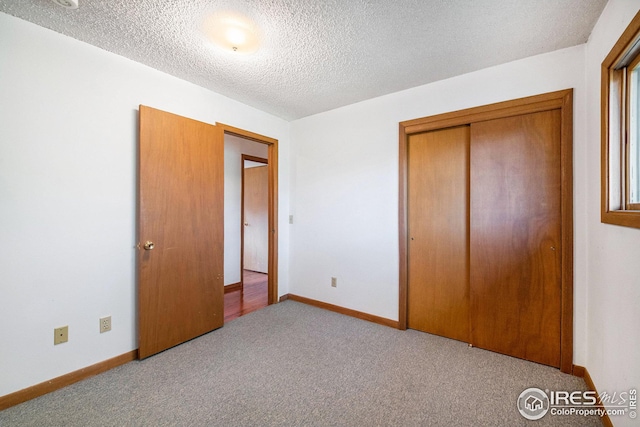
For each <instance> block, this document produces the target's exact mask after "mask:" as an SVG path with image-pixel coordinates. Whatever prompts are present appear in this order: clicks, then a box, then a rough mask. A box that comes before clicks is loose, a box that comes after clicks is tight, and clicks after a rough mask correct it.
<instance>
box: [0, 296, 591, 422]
mask: <svg viewBox="0 0 640 427" xmlns="http://www.w3.org/2000/svg"><path fill="white" fill-rule="evenodd" d="M529 387H538V388H541V389H543V390H544V389H550V390H585V389H586V386H585V384H584V381H583V380H582V379H579V378H576V377H573V376H570V375H566V374H563V373H561V372H560V371H558V370H557V369H553V368H550V367H546V366H542V365H538V364H535V363H531V362H526V361H523V360H519V359H515V358H512V357H508V356H503V355H500V354H496V353H491V352H488V351H484V350H480V349H477V348H469V347H468V346H467V345H466V344H464V343H460V342H457V341H453V340H449V339H446V338H441V337H437V336H433V335H428V334H425V333H421V332H417V331H412V330H409V331H398V330H395V329H392V328H388V327H385V326H380V325H377V324H373V323H369V322H366V321H362V320H358V319H354V318H350V317H347V316H343V315H340V314H336V313H332V312H329V311H325V310H322V309H318V308H315V307H311V306H307V305H304V304H300V303H297V302H293V301H286V302H283V303H281V304H277V305H273V306H269V307H267V308H265V309H263V310H260V311H258V312H255V313H251V314H249V315H247V316H243V317H241V318H239V319H236V320H234V321H232V322H230V323H228V324H227V325H225V326H224V327H223V328H222V329H219V330H217V331H214V332H211V333H209V334H207V335H204V336H202V337H200V338H197V339H195V340H193V341H190V342H188V343H186V344H183V345H181V346H178V347H175V348H173V349H171V350H168V351H165V352H163V353H161V354H159V355H156V356H153V357H151V358H149V359H147V360H144V361H141V362H140V361H135V362H131V363H129V364H127V365H124V366H121V367H119V368H116V369H113V370H111V371H109V372H106V373H104V374H101V375H98V376H96V377H93V378H90V379H87V380H85V381H82V382H80V383H77V384H74V385H72V386H69V387H67V388H64V389H61V390H58V391H56V392H54V393H51V394H49V395H46V396H42V397H40V398H37V399H34V400H32V401H29V402H26V403H24V404H21V405H18V406H15V407H12V408H9V409H7V410H5V411H2V412H0V426H3V427H5V426H6V427H8V426H225V427H229V426H525V425H530V426H541V427H542V426H600V425H602V424H601V421H600V419H599V418H597V417H588V418H585V417H567V416H563V417H560V416H551V415H550V414H547V415H546V416H545V417H544V418H542V419H541V420H539V421H529V420H526V419H524V418H523V417H522V416H521V415H520V413H519V412H518V410H517V408H516V400H517V398H518V395H519V394H520V393H521V392H522V391H523V390H524V389H526V388H529Z"/></svg>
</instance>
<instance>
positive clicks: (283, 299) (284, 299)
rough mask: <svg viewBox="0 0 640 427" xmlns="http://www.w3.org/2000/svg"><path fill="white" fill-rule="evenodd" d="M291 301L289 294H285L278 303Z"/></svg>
mask: <svg viewBox="0 0 640 427" xmlns="http://www.w3.org/2000/svg"><path fill="white" fill-rule="evenodd" d="M288 299H289V294H284V295H282V296H281V297H280V299H278V302H282V301H286V300H288Z"/></svg>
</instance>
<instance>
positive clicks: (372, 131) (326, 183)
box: [290, 45, 587, 364]
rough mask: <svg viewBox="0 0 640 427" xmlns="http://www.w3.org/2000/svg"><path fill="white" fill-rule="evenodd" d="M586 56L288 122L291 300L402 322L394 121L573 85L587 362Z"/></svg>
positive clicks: (580, 345) (485, 73)
mask: <svg viewBox="0 0 640 427" xmlns="http://www.w3.org/2000/svg"><path fill="white" fill-rule="evenodd" d="M584 54H585V47H584V45H582V46H578V47H574V48H569V49H564V50H560V51H556V52H553V53H549V54H545V55H540V56H536V57H531V58H527V59H524V60H520V61H516V62H512V63H509V64H505V65H501V66H498V67H493V68H489V69H485V70H481V71H478V72H474V73H471V74H466V75H462V76H459V77H455V78H452V79H448V80H443V81H439V82H436V83H433V84H429V85H425V86H421V87H417V88H414V89H410V90H406V91H402V92H398V93H394V94H391V95H387V96H383V97H380V98H376V99H372V100H369V101H365V102H361V103H358V104H353V105H350V106H347V107H344V108H340V109H336V110H333V111H329V112H326V113H322V114H318V115H315V116H311V117H307V118H303V119H300V120H297V121H294V122H292V125H291V137H292V140H293V141H295V144H294V145H293V146H292V158H293V164H294V167H293V169H292V181H291V182H292V200H293V204H292V213H293V214H294V216H295V221H294V225H293V226H292V232H291V253H292V258H291V273H290V274H291V289H290V290H291V293H294V294H298V295H302V296H305V297H308V298H313V299H316V300H320V301H324V302H328V303H331V304H336V305H339V306H344V307H348V308H351V309H355V310H359V311H363V312H366V313H370V314H374V315H377V316H381V317H385V318H389V319H393V320H397V319H398V144H399V141H398V123H399V122H401V121H404V120H409V119H414V118H419V117H425V116H430V115H434V114H438V113H444V112H449V111H455V110H460V109H463V108H468V107H475V106H480V105H485V104H491V103H494V102H498V101H505V100H509V99H514V98H520V97H524V96H529V95H537V94H540V93H545V92H551V91H555V90H561V89H567V88H574V89H575V90H574V112H575V116H574V120H575V122H574V125H575V129H574V146H575V156H574V157H575V165H574V168H575V173H576V180H575V203H574V205H575V213H576V214H575V231H576V233H575V234H576V240H575V267H576V268H575V271H576V276H575V299H574V301H575V307H576V313H575V350H576V351H575V363H577V364H583V363H585V361H586V355H585V351H586V348H585V345H586V341H585V340H586V329H585V323H586V318H585V316H586V297H587V294H586V289H587V286H586V274H585V272H586V249H585V248H586V243H587V241H586V229H585V227H586V213H585V211H586V200H585V198H586V196H585V195H586V192H587V189H586V183H585V181H586V180H585V177H586V169H585V167H586V165H585V160H584V159H585V155H586V150H585V148H586V147H585V144H584V143H585V136H586V134H585V90H584V81H585V73H584ZM427 65H428V64H425V66H427ZM332 276H334V277H337V278H338V286H337V288H332V287H331V286H330V280H331V277H332Z"/></svg>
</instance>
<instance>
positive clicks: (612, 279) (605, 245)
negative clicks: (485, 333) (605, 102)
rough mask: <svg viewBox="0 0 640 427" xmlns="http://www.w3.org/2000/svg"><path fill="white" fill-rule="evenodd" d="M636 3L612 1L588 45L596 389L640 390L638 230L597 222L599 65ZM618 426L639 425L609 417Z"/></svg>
mask: <svg viewBox="0 0 640 427" xmlns="http://www.w3.org/2000/svg"><path fill="white" fill-rule="evenodd" d="M639 9H640V2H639V1H638V0H626V1H623V0H610V1H609V3H608V4H607V6H606V8H605V10H604V11H603V13H602V16H601V17H600V20H599V21H598V23H597V25H596V27H595V28H594V30H593V32H592V34H591V37H590V39H589V43H588V44H587V51H586V52H587V55H586V62H587V64H586V65H587V68H586V69H587V83H588V86H587V87H588V90H587V105H588V110H587V140H586V145H587V153H586V156H587V159H586V160H587V170H588V171H589V174H588V175H587V176H586V177H585V178H586V182H587V186H588V204H587V206H586V207H587V213H588V230H589V233H588V247H589V253H588V270H587V274H588V295H589V305H588V309H587V310H588V311H587V319H588V323H587V330H588V347H587V353H588V358H587V361H586V366H587V369H588V370H589V373H590V374H591V377H592V378H593V381H594V383H595V384H596V387H597V388H598V390H599V391H601V392H602V391H608V392H609V393H612V392H614V391H617V392H622V391H625V390H627V391H628V390H629V388H631V387H635V388H640V262H638V261H640V230H638V229H634V228H629V227H619V226H615V225H608V224H602V223H601V222H600V66H601V64H602V61H603V60H604V58H605V57H606V56H607V54H608V53H609V51H610V50H611V48H612V47H613V45H614V44H615V42H616V41H617V40H618V38H619V37H620V35H621V34H622V32H623V31H624V29H625V28H626V27H627V25H628V24H629V22H631V19H632V18H633V17H634V15H635V14H636V13H637V12H638V10H639ZM612 421H613V422H614V424H615V425H616V426H631V425H638V421H637V420H635V421H633V420H631V419H630V418H629V417H626V416H625V417H612Z"/></svg>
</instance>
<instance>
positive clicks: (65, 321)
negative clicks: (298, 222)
mask: <svg viewBox="0 0 640 427" xmlns="http://www.w3.org/2000/svg"><path fill="white" fill-rule="evenodd" d="M139 104H145V105H149V106H152V107H155V108H159V109H162V110H165V111H170V112H172V113H176V114H180V115H183V116H186V117H190V118H193V119H197V120H201V121H203V122H207V123H215V122H221V123H226V124H229V125H232V126H235V127H239V128H242V129H246V130H249V131H252V132H256V133H260V134H263V135H267V136H270V137H273V138H276V139H278V140H279V150H280V151H279V152H280V158H279V160H280V162H279V163H280V165H281V166H280V175H279V184H280V193H279V194H280V196H279V204H280V212H281V215H280V218H279V224H280V236H279V237H280V239H279V243H280V245H279V260H280V264H279V285H280V288H279V290H280V293H281V294H283V293H287V292H288V274H287V271H288V209H289V198H288V191H289V186H288V173H289V172H288V165H289V155H288V152H289V124H288V123H287V122H286V121H284V120H281V119H279V118H276V117H274V116H271V115H269V114H266V113H264V112H261V111H259V110H256V109H254V108H250V107H248V106H246V105H244V104H241V103H239V102H236V101H233V100H231V99H229V98H225V97H223V96H221V95H218V94H216V93H213V92H211V91H207V90H204V89H202V88H200V87H197V86H195V85H192V84H190V83H187V82H184V81H182V80H179V79H176V78H174V77H171V76H169V75H166V74H163V73H160V72H158V71H155V70H152V69H150V68H148V67H145V66H143V65H140V64H137V63H135V62H132V61H130V60H127V59H125V58H122V57H119V56H116V55H114V54H111V53H108V52H106V51H104V50H101V49H98V48H96V47H92V46H90V45H87V44H85V43H81V42H78V41H76V40H73V39H71V38H68V37H65V36H62V35H60V34H57V33H54V32H52V31H49V30H46V29H44V28H41V27H38V26H36V25H33V24H30V23H28V22H25V21H22V20H19V19H17V18H14V17H11V16H9V15H6V14H3V13H0V324H2V325H3V332H2V345H0V396H1V395H5V394H8V393H11V392H14V391H17V390H20V389H22V388H25V387H28V386H31V385H34V384H37V383H40V382H43V381H46V380H49V379H51V378H55V377H58V376H60V375H63V374H66V373H68V372H72V371H75V370H77V369H80V368H83V367H86V366H89V365H92V364H94V363H97V362H101V361H103V360H106V359H109V358H111V357H114V356H117V355H120V354H123V353H126V352H128V351H131V350H133V349H135V348H137V342H136V341H137V338H136V288H135V263H134V260H135V251H134V244H135V243H136V242H135V206H136V191H135V189H136V178H135V177H136V173H135V171H136V145H137V109H138V105H139ZM105 315H111V316H112V323H113V329H112V331H111V332H108V333H105V334H99V333H98V318H99V317H101V316H105ZM62 325H69V342H68V343H66V344H62V345H58V346H55V347H54V346H53V328H54V327H57V326H62Z"/></svg>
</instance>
